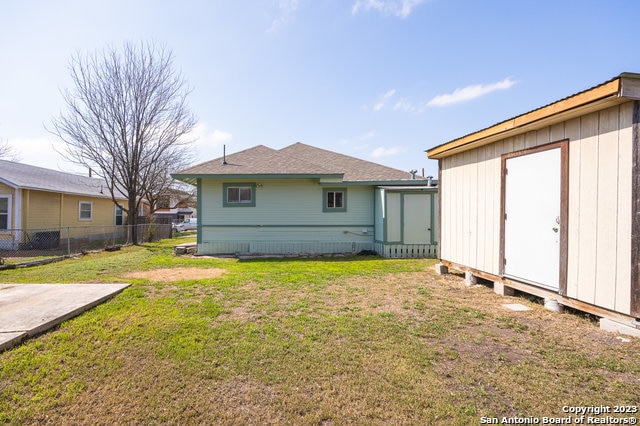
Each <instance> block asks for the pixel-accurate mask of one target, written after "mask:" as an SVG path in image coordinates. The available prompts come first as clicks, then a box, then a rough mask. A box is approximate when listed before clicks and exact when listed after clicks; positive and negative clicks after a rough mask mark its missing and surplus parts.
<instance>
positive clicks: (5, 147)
mask: <svg viewBox="0 0 640 426" xmlns="http://www.w3.org/2000/svg"><path fill="white" fill-rule="evenodd" d="M0 158H6V159H9V160H11V161H18V159H19V157H18V154H17V152H16V150H15V149H14V148H13V147H12V146H11V145H9V142H6V141H4V142H3V141H0Z"/></svg>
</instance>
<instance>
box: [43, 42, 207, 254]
mask: <svg viewBox="0 0 640 426" xmlns="http://www.w3.org/2000/svg"><path fill="white" fill-rule="evenodd" d="M69 70H70V73H71V78H72V81H73V89H72V90H66V91H64V92H63V97H64V101H65V104H66V111H65V112H63V113H61V114H60V116H59V117H58V118H56V119H54V120H53V130H52V133H54V134H55V135H57V136H59V137H60V138H61V139H62V140H63V141H64V142H66V144H67V146H66V152H65V156H66V157H67V159H69V160H70V161H73V162H75V163H77V164H81V165H83V166H85V167H87V168H90V169H92V170H95V171H96V173H97V174H98V175H100V176H102V177H103V178H104V180H105V182H106V186H107V188H108V189H109V191H110V193H111V197H112V199H113V201H114V203H116V204H118V201H117V198H118V194H119V193H122V194H123V195H125V197H126V198H127V200H128V202H127V206H121V205H119V204H118V205H119V206H120V207H121V208H122V209H123V210H124V211H125V212H126V213H127V218H128V223H129V224H131V225H136V224H137V212H138V210H139V208H140V206H141V203H142V202H143V200H144V196H145V192H148V190H149V188H152V187H154V186H155V182H153V180H154V179H156V178H157V177H158V176H159V175H162V174H164V175H168V170H165V172H164V173H159V171H158V170H159V168H160V167H170V166H171V164H172V161H174V160H175V159H176V158H180V157H181V155H183V154H186V148H187V147H186V144H187V143H188V141H186V140H185V139H184V137H185V136H186V134H187V133H189V132H190V131H191V130H192V128H193V126H194V125H195V123H196V119H195V116H194V115H193V114H192V113H191V112H190V110H189V108H188V107H187V104H186V98H187V95H188V93H189V90H188V89H187V87H186V82H185V80H184V79H183V78H182V76H181V74H180V73H179V72H176V71H175V70H174V68H173V55H172V53H171V52H170V51H169V50H167V49H166V48H165V47H159V46H157V45H155V44H149V43H146V44H145V43H140V44H131V43H125V45H124V46H123V48H122V49H121V50H118V49H115V48H108V49H105V50H104V51H101V52H96V53H93V54H87V55H81V54H80V53H78V54H76V55H74V56H73V57H72V59H71V62H70V66H69ZM132 229H133V232H132V235H131V242H133V243H134V244H135V243H136V242H137V235H136V227H135V226H133V227H132Z"/></svg>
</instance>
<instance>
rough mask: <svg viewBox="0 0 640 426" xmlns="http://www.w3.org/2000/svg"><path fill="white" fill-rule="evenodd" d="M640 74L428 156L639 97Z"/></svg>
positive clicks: (437, 149)
mask: <svg viewBox="0 0 640 426" xmlns="http://www.w3.org/2000/svg"><path fill="white" fill-rule="evenodd" d="M639 77H640V74H634V73H622V74H620V75H619V76H618V77H615V78H613V79H611V80H609V81H607V82H605V83H602V84H600V85H598V86H595V87H593V88H591V89H587V90H585V91H582V92H580V93H576V94H575V95H572V96H569V97H567V98H564V99H561V100H559V101H556V102H553V103H551V104H549V105H546V106H543V107H541V108H538V109H535V110H533V111H530V112H527V113H525V114H521V115H518V116H516V117H514V118H511V119H508V120H505V121H502V122H500V123H498V124H495V125H493V126H490V127H487V128H486V129H483V130H479V131H477V132H474V133H471V134H468V135H466V136H462V137H460V138H458V139H454V140H452V141H449V142H446V143H444V144H441V145H438V146H436V147H433V148H431V149H429V150H427V154H428V157H429V158H432V159H441V158H444V157H448V156H450V155H453V154H456V153H459V152H463V151H467V150H469V149H473V148H478V147H480V146H483V145H488V144H490V143H492V142H496V141H498V140H500V139H504V138H507V137H509V136H512V135H515V134H519V133H524V132H526V131H528V130H529V129H532V128H539V127H542V126H550V125H552V124H554V123H559V122H562V121H566V120H569V119H571V118H574V117H578V116H581V115H585V114H588V113H590V112H593V111H596V110H599V109H603V108H608V107H611V106H615V105H618V104H620V103H623V102H626V101H627V100H628V99H640V84H639V82H638V78H639Z"/></svg>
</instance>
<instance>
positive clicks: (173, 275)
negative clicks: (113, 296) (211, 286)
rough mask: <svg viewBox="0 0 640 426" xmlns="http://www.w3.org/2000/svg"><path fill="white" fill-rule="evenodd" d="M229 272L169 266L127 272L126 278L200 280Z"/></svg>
mask: <svg viewBox="0 0 640 426" xmlns="http://www.w3.org/2000/svg"><path fill="white" fill-rule="evenodd" d="M226 272H227V270H226V269H220V268H207V269H204V268H167V269H153V270H150V271H136V272H131V273H128V274H125V275H124V277H125V278H144V279H148V280H151V281H179V280H199V279H203V278H219V277H221V276H222V275H223V274H225V273H226Z"/></svg>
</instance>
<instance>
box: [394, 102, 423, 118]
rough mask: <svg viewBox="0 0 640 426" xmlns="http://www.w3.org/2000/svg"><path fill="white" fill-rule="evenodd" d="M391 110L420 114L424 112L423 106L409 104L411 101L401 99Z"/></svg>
mask: <svg viewBox="0 0 640 426" xmlns="http://www.w3.org/2000/svg"><path fill="white" fill-rule="evenodd" d="M393 110H394V111H403V112H410V113H414V114H420V113H421V112H422V111H424V105H415V104H413V103H411V101H409V100H408V99H407V98H402V99H400V100H398V102H396V103H395V105H394V106H393Z"/></svg>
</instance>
